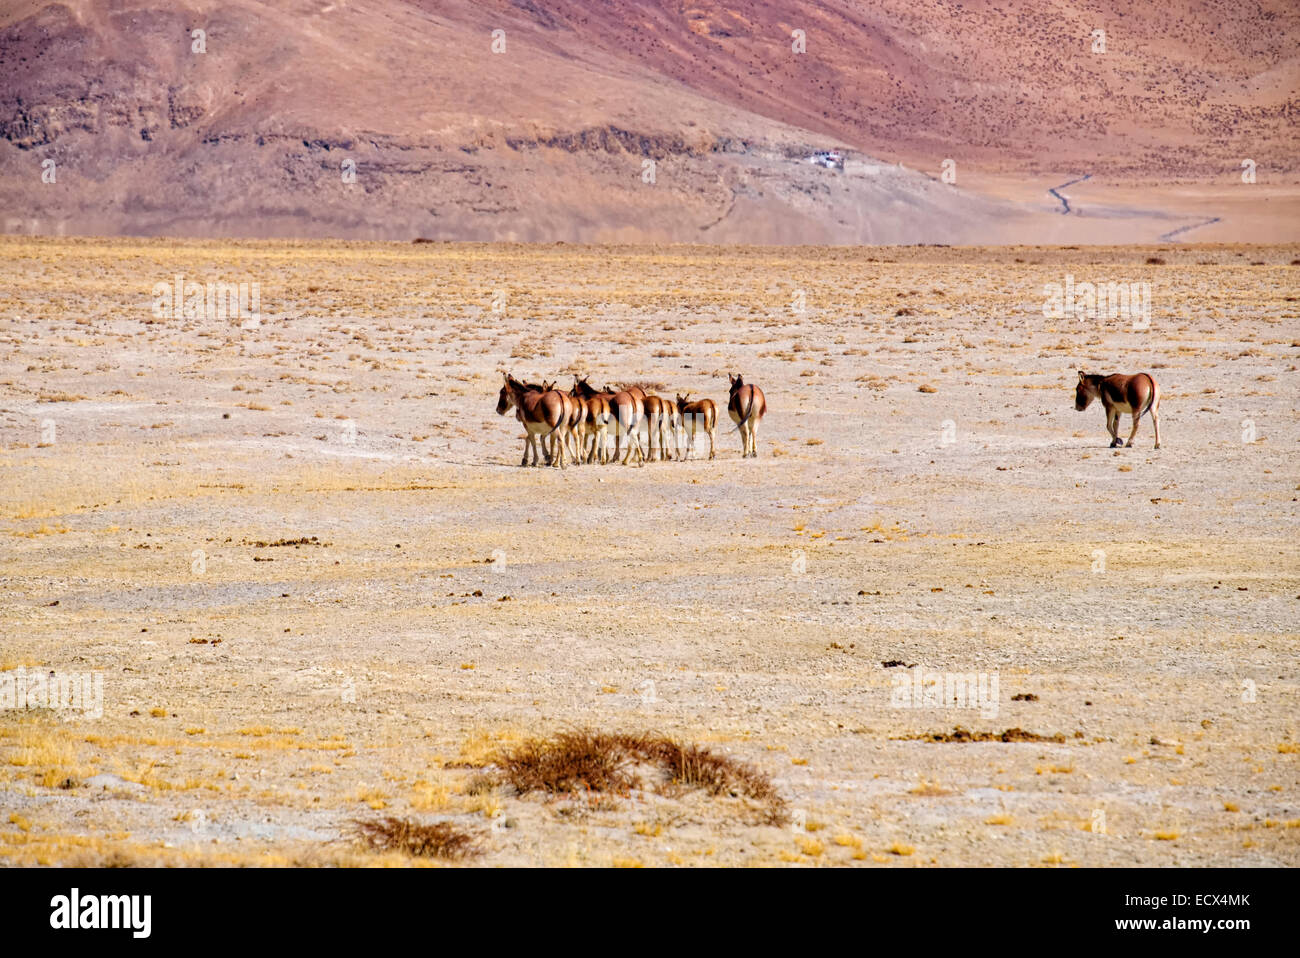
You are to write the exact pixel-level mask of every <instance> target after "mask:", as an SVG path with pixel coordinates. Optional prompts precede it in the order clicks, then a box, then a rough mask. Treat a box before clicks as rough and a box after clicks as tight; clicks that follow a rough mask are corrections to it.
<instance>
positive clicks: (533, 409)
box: [497, 373, 767, 468]
mask: <svg viewBox="0 0 1300 958" xmlns="http://www.w3.org/2000/svg"><path fill="white" fill-rule="evenodd" d="M502 375H503V376H504V377H505V384H504V385H503V386H502V387H501V394H500V396H499V397H498V398H497V415H499V416H504V415H505V414H506V413H507V412H509V411H510V410H511V409H514V411H515V418H516V419H518V420H519V421H520V422H521V423H523V425H524V458H523V461H522V462H520V463H519V464H520V465H521V466H526V465H528V453H529V452H530V451H531V452H532V454H533V463H532V464H533V465H534V466H536V465H538V464H539V456H538V446H539V445H540V446H541V447H542V454H543V455H544V456H545V458H546V463H547V465H551V466H556V465H558V466H559V467H560V468H564V466H565V464H566V463H567V462H569V461H570V460H572V461H573V462H575V463H592V462H599V463H601V464H604V463H608V462H617V461H618V459H619V456H620V455H621V456H622V459H623V464H624V465H626V464H627V463H628V461H629V460H630V459H631V458H632V455H633V454H634V453H635V455H636V457H637V460H638V461H639V462H653V461H654V459H655V458H656V456H657V457H658V458H659V459H672V458H676V459H686V458H689V456H690V454H691V451H692V450H693V449H694V446H695V436H696V434H697V432H700V431H703V432H704V433H706V434H707V435H708V437H709V458H710V459H712V458H714V456H715V455H716V449H715V441H716V434H715V430H716V429H717V425H718V407H717V406H716V405H715V404H714V402H713V400H712V399H697V400H694V401H692V400H691V399H689V398H687V396H683V395H681V394H678V395H677V398H676V400H669V399H664V398H662V397H660V396H653V395H650V394H649V393H647V392H646V391H645V390H644V389H643V388H641V387H640V386H626V387H623V388H620V389H610V388H608V387H607V388H605V389H596V388H595V387H594V386H592V385H591V384H590V383H588V382H587V378H586V377H585V376H584V377H582V378H578V377H577V376H574V377H573V388H572V389H569V390H563V389H556V388H555V383H554V382H549V383H548V382H543V383H541V384H540V385H539V384H537V383H525V382H520V381H519V380H518V379H515V378H514V377H513V376H511V375H510V374H509V373H502ZM729 378H730V379H731V395H730V397H729V399H728V401H727V411H728V413H730V415H731V421H732V422H734V423H735V424H736V428H737V429H739V430H740V437H741V443H742V446H743V454H744V455H746V456H757V455H758V424H759V422H761V421H762V419H763V416H764V414H765V413H766V412H767V400H766V399H765V398H764V397H763V390H761V389H759V388H758V387H757V386H753V385H750V384H748V383H746V382H745V381H744V379H743V377H741V376H730V375H729ZM642 429H644V430H645V437H646V448H645V449H644V450H643V449H642V448H641V430H642ZM610 433H613V439H614V452H613V456H612V457H611V455H610V452H609V439H610ZM539 440H541V441H540V443H539ZM547 440H549V447H548V443H547ZM625 441H626V443H627V451H626V452H623V443H624V442H625ZM670 442H671V443H672V451H671V453H670V452H669V448H668V446H669V443H670Z"/></svg>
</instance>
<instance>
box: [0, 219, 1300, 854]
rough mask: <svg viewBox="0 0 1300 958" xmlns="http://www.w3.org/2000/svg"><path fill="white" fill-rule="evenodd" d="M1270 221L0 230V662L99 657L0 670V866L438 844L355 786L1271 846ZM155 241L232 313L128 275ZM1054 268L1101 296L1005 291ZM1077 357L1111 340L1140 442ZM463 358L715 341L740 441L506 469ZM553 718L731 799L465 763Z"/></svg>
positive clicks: (1283, 335)
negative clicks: (737, 236) (540, 777)
mask: <svg viewBox="0 0 1300 958" xmlns="http://www.w3.org/2000/svg"><path fill="white" fill-rule="evenodd" d="M1298 260H1300V246H1297V245H1290V246H1266V247H1261V246H1207V245H1176V244H1165V245H1163V246H1143V247H1123V246H1119V247H1082V248H1031V247H1007V248H1001V249H992V248H989V249H982V248H939V247H907V248H897V247H874V248H740V247H715V248H706V247H677V246H663V247H576V246H564V245H555V246H531V247H530V246H511V245H453V244H398V243H389V244H379V243H375V244H365V243H341V242H339V243H310V244H308V243H293V242H287V243H286V242H237V243H219V242H206V241H186V242H170V241H161V240H94V239H85V240H55V239H33V238H15V237H5V238H0V277H2V278H3V279H2V281H0V337H2V343H0V476H2V477H3V478H2V479H0V670H4V671H3V672H0V678H3V676H4V674H5V672H8V673H10V674H13V675H16V674H19V673H18V670H19V669H22V670H24V671H23V674H27V673H31V672H35V671H41V672H44V671H46V670H54V671H57V672H61V673H79V672H99V673H102V676H103V680H102V681H103V686H102V688H103V699H102V715H95V714H93V713H86V712H77V711H73V710H50V709H31V708H23V709H20V708H12V709H7V710H4V711H0V809H3V814H0V863H5V864H11V865H30V864H54V865H60V864H90V865H103V864H142V865H143V864H180V865H199V864H248V865H270V864H348V865H363V864H399V865H400V864H424V863H432V864H441V863H442V860H441V859H438V858H432V859H430V858H423V857H420V856H413V855H408V854H406V853H404V852H402V851H396V850H395V851H383V850H378V851H377V850H373V849H371V848H369V847H367V846H364V845H363V844H361V843H360V842H359V841H358V839H357V837H356V835H355V833H354V828H355V826H354V825H353V823H354V822H355V821H357V820H361V821H371V820H377V819H381V818H383V817H385V816H395V817H398V818H402V819H410V820H413V821H416V822H420V823H437V822H448V823H450V824H451V825H452V826H454V827H455V828H457V829H460V830H461V831H463V832H465V833H469V834H470V835H471V836H473V841H474V842H475V844H476V846H477V853H476V854H472V855H470V856H468V857H465V858H462V859H459V861H460V862H462V863H465V864H479V865H598V866H603V865H645V866H663V865H670V864H672V865H775V866H779V865H786V864H791V865H864V866H875V867H891V866H893V867H907V866H918V865H920V866H924V865H938V866H952V865H1026V866H1041V865H1057V866H1076V865H1078V866H1087V865H1125V864H1135V865H1192V864H1199V865H1296V864H1298V863H1300V791H1298V787H1297V779H1298V774H1297V771H1298V768H1300V765H1298V759H1300V736H1298V735H1297V725H1298V724H1300V691H1298V689H1297V666H1296V641H1297V637H1298V636H1300V626H1298V625H1297V623H1298V622H1300V565H1298V564H1297V558H1298V555H1297V536H1296V519H1297V497H1300V474H1298V470H1297V468H1296V464H1297V456H1296V453H1297V442H1300V417H1298V416H1297V389H1296V378H1297V362H1298V361H1300V282H1298V279H1300V265H1297V261H1298ZM177 275H180V276H183V277H184V278H185V280H187V281H196V282H200V283H203V282H209V281H230V282H257V283H259V284H260V291H261V317H260V321H259V322H258V323H256V324H251V323H242V324H241V323H238V322H232V321H229V320H218V319H207V318H199V319H173V318H158V317H156V316H155V315H154V314H153V309H152V307H153V299H152V293H151V290H152V288H153V287H154V285H155V284H156V283H159V282H171V281H172V280H173V277H175V276H177ZM1067 275H1070V276H1072V277H1073V278H1074V281H1075V282H1083V281H1091V282H1101V283H1105V282H1108V281H1112V280H1113V281H1120V282H1149V283H1150V284H1151V317H1150V328H1149V329H1144V330H1139V329H1134V328H1133V324H1132V323H1127V322H1122V321H1118V320H1106V319H1101V320H1092V319H1086V318H1085V319H1078V318H1067V319H1050V318H1047V317H1045V316H1044V311H1043V301H1044V295H1043V288H1044V284H1047V283H1063V282H1064V281H1065V277H1066V276H1067ZM799 291H802V297H800V293H799ZM494 303H495V306H496V307H497V308H496V309H495V310H494ZM801 304H802V309H800V308H799V307H800V305H801ZM1080 367H1082V368H1085V369H1087V370H1089V371H1097V372H1102V371H1104V372H1117V371H1138V370H1149V371H1151V372H1153V373H1154V374H1155V375H1156V376H1157V377H1158V378H1159V380H1160V383H1161V387H1162V392H1163V399H1162V407H1161V412H1162V417H1161V418H1162V439H1163V447H1162V448H1161V449H1160V450H1158V451H1157V450H1154V449H1153V448H1152V447H1153V436H1152V433H1151V431H1150V425H1149V423H1146V422H1144V423H1143V425H1142V428H1141V431H1140V432H1139V434H1138V439H1137V443H1136V445H1135V446H1134V447H1133V448H1131V449H1118V450H1114V449H1110V448H1108V447H1107V439H1108V437H1107V436H1106V432H1105V428H1104V423H1103V414H1102V412H1101V410H1100V408H1098V407H1097V406H1094V407H1093V408H1090V409H1089V410H1087V411H1086V412H1084V413H1078V412H1076V411H1075V410H1074V408H1073V399H1074V383H1075V380H1076V370H1077V369H1078V368H1080ZM502 369H510V370H512V371H513V372H515V373H516V374H518V375H520V376H524V377H527V378H529V379H540V378H542V377H548V378H557V377H558V378H560V379H561V382H562V384H565V385H567V384H569V383H570V382H571V381H572V380H571V374H572V373H574V372H578V373H583V374H587V373H589V374H590V375H591V379H592V381H593V382H594V383H597V384H600V383H603V382H618V381H639V382H647V383H653V384H661V385H662V392H663V393H664V394H667V395H672V394H673V393H674V392H676V391H687V390H689V391H691V392H692V393H693V394H695V395H696V396H710V397H712V398H713V399H715V401H718V402H719V403H720V404H722V403H725V399H726V383H727V380H726V373H727V372H728V371H736V372H743V373H744V374H745V375H746V377H747V379H749V380H751V381H754V382H757V383H759V384H760V385H762V386H763V387H764V389H765V391H766V393H767V400H768V405H769V414H768V416H767V418H766V420H765V421H764V423H763V426H762V429H761V431H760V435H759V453H760V456H759V458H758V459H749V460H742V459H741V458H740V440H739V437H738V435H737V434H736V433H735V432H734V431H732V429H731V424H730V422H729V421H727V420H726V418H725V413H724V416H723V423H722V424H721V426H720V428H719V432H718V458H717V459H716V460H714V461H712V462H710V461H707V460H705V459H703V458H696V459H694V460H693V461H689V462H655V463H651V464H649V465H646V466H644V467H622V466H615V465H610V466H583V467H572V468H569V469H567V470H563V471H561V470H559V469H546V468H537V469H532V468H529V469H521V468H520V467H519V457H520V453H521V448H522V442H521V435H522V433H521V429H520V427H519V425H518V424H517V423H516V422H515V421H514V420H513V418H502V417H498V416H497V415H496V414H495V410H494V406H495V402H496V397H497V390H498V389H499V387H500V383H501V376H500V372H499V370H502ZM1127 428H1128V420H1127V418H1126V419H1125V420H1124V424H1123V426H1122V429H1123V430H1124V431H1125V433H1126V431H1127ZM1252 440H1253V441H1252ZM282 543H289V544H282ZM294 543H296V544H294ZM886 663H890V664H889V665H887V664H886ZM916 670H923V671H924V672H937V673H963V674H965V673H986V674H989V675H996V677H997V679H998V683H999V694H998V699H997V704H996V714H992V712H993V711H994V710H993V709H984V710H980V709H971V708H959V707H954V706H947V707H923V708H905V707H897V705H898V703H897V702H896V700H895V697H894V696H895V689H894V686H893V684H892V682H893V677H894V676H896V675H900V674H905V673H906V674H909V675H910V674H913V673H914V672H915V671H916ZM957 727H961V728H964V729H967V730H969V731H970V732H972V733H993V735H992V736H991V737H992V738H993V739H994V740H984V741H980V740H965V738H966V737H965V736H963V735H961V734H960V733H958V734H956V735H955V736H951V735H949V733H953V731H954V729H955V728H957ZM574 728H590V729H594V730H598V731H604V732H643V731H648V732H656V733H663V734H665V735H668V736H671V737H673V738H674V739H677V740H679V741H681V742H683V743H694V744H697V745H700V746H703V747H705V748H707V749H708V750H710V751H711V752H712V753H714V754H717V755H721V756H725V757H727V758H731V759H734V760H736V761H738V762H741V763H744V764H745V765H747V766H750V767H752V768H753V769H755V770H756V771H757V772H759V773H761V774H763V775H765V776H767V777H768V778H769V779H770V781H771V783H772V784H773V786H774V788H775V789H776V792H777V794H778V795H779V803H777V804H776V805H772V804H771V803H769V804H768V806H766V807H761V806H760V805H759V804H757V803H756V802H755V801H754V800H751V799H749V798H747V797H746V795H744V794H735V795H733V794H730V793H729V792H728V791H727V790H725V789H724V790H723V791H722V793H721V794H713V793H711V792H710V791H708V790H703V789H698V788H686V787H678V788H673V787H669V786H667V785H665V783H664V782H662V781H656V780H655V779H654V774H653V772H652V771H646V770H643V772H644V774H643V775H642V779H643V781H642V784H641V786H640V787H634V788H631V789H624V790H621V791H616V792H614V793H595V792H589V793H579V794H562V795H555V796H548V795H545V794H539V793H535V792H530V793H526V794H519V793H517V792H516V790H515V789H513V788H512V787H511V786H509V785H508V784H502V781H501V778H500V776H499V775H498V774H497V770H498V766H497V765H496V762H495V760H496V759H497V758H499V756H500V754H501V751H502V750H503V749H505V750H509V749H512V748H518V747H519V746H520V744H521V743H523V742H524V741H525V740H527V739H529V738H530V737H532V736H545V735H550V734H552V733H555V732H559V731H563V730H566V729H574ZM1007 730H1021V731H1022V732H1024V733H1031V734H1029V735H1023V736H1022V735H1020V734H1019V733H1013V734H1012V735H1010V736H1006V737H1007V738H1009V739H1011V741H1002V740H1001V739H1002V737H1003V733H1004V732H1006V731H1007ZM946 735H947V736H948V737H952V738H955V739H956V740H953V741H936V740H935V737H936V736H939V737H943V736H946ZM972 737H973V738H974V739H979V738H981V737H987V736H980V735H978V734H976V735H973V736H972ZM1037 737H1041V738H1037ZM1017 739H1026V740H1017Z"/></svg>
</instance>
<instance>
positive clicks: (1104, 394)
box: [1074, 369, 1160, 449]
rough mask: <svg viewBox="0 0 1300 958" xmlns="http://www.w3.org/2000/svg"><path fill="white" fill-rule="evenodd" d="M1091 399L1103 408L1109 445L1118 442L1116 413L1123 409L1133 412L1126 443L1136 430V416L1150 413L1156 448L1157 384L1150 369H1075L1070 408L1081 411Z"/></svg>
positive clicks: (1117, 443)
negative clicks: (1076, 380)
mask: <svg viewBox="0 0 1300 958" xmlns="http://www.w3.org/2000/svg"><path fill="white" fill-rule="evenodd" d="M1094 399H1100V400H1101V404H1102V406H1103V407H1104V408H1105V410H1106V431H1107V432H1109V433H1110V440H1111V441H1110V444H1111V447H1112V448H1114V447H1115V446H1122V445H1124V441H1123V440H1122V439H1120V438H1119V417H1120V416H1121V415H1123V414H1124V413H1129V414H1130V415H1132V416H1133V431H1132V432H1131V433H1129V437H1128V444H1129V446H1132V445H1133V437H1134V436H1136V435H1137V432H1138V420H1139V419H1141V418H1142V417H1143V416H1145V415H1146V414H1147V413H1148V412H1149V413H1151V426H1152V428H1154V429H1155V431H1156V448H1157V449H1159V448H1160V387H1159V386H1158V385H1157V384H1156V381H1155V378H1154V377H1153V376H1152V375H1151V374H1150V373H1135V374H1134V375H1132V376H1126V375H1124V374H1123V373H1116V374H1115V375H1114V376H1100V375H1089V374H1088V373H1085V372H1084V371H1083V370H1082V369H1080V370H1079V384H1078V386H1076V387H1075V390H1074V408H1075V409H1077V410H1079V411H1080V412H1082V411H1083V410H1085V409H1087V408H1088V406H1089V404H1090V403H1091V402H1092V401H1093V400H1094Z"/></svg>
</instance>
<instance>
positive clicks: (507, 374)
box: [501, 369, 510, 382]
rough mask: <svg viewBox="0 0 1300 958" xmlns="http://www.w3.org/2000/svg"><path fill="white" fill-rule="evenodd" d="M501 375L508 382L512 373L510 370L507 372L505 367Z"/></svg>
mask: <svg viewBox="0 0 1300 958" xmlns="http://www.w3.org/2000/svg"><path fill="white" fill-rule="evenodd" d="M501 377H502V378H503V379H504V380H505V381H506V382H510V374H509V373H508V372H506V371H505V370H504V369H503V370H501Z"/></svg>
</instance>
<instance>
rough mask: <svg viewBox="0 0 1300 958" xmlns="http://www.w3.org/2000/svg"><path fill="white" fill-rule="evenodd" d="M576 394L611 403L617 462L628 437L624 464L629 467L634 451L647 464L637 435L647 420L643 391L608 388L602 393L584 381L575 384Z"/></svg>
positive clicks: (611, 421)
mask: <svg viewBox="0 0 1300 958" xmlns="http://www.w3.org/2000/svg"><path fill="white" fill-rule="evenodd" d="M574 392H576V393H577V394H578V395H579V396H580V397H581V398H583V399H592V398H593V397H600V398H602V399H604V400H605V401H606V402H607V403H609V414H610V415H609V423H610V425H611V426H612V427H613V428H614V459H615V460H617V459H618V454H619V450H620V449H621V448H622V441H623V437H624V436H626V437H627V452H626V454H624V456H623V464H624V465H627V462H628V460H629V459H631V458H632V450H633V449H635V450H636V455H637V459H639V460H640V461H641V462H645V453H643V452H642V451H641V443H640V442H639V441H638V440H637V435H636V431H637V428H638V427H639V426H640V425H641V420H642V419H644V418H645V393H644V392H643V391H642V390H641V389H639V388H638V387H635V386H633V387H632V388H631V389H620V390H618V391H617V392H615V391H613V390H611V389H610V388H609V387H606V388H605V389H604V390H603V391H601V390H597V389H596V388H595V387H594V386H592V385H591V384H589V383H588V382H587V381H586V380H585V379H582V380H579V381H578V382H577V383H575V384H574Z"/></svg>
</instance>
